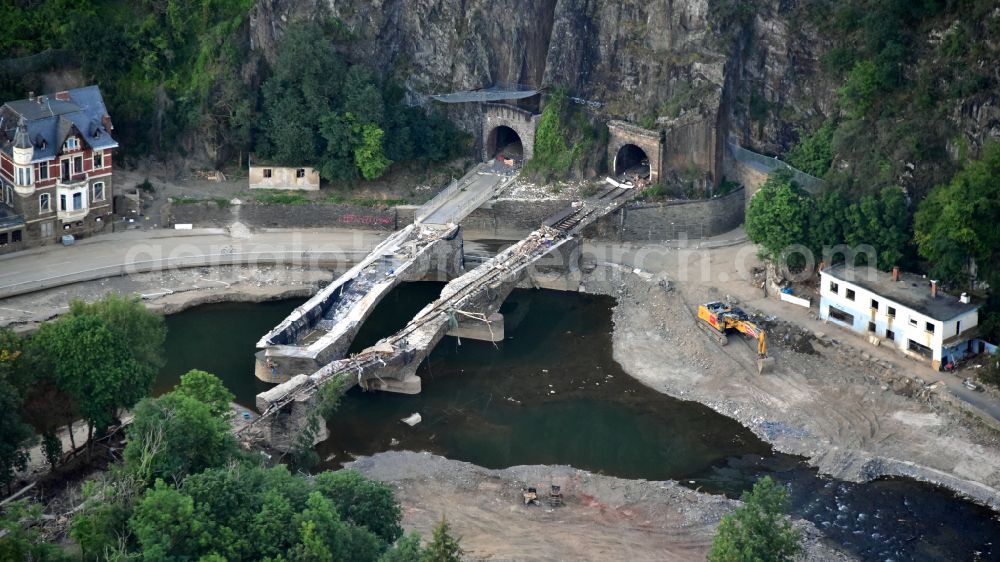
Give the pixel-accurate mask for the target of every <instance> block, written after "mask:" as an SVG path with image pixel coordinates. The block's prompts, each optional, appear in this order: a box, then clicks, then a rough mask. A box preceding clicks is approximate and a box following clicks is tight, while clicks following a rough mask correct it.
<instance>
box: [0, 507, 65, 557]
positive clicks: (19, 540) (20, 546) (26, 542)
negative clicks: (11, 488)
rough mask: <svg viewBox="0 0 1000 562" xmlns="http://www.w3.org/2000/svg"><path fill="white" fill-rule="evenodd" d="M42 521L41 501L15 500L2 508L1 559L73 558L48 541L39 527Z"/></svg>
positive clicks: (0, 527) (0, 513) (0, 518)
mask: <svg viewBox="0 0 1000 562" xmlns="http://www.w3.org/2000/svg"><path fill="white" fill-rule="evenodd" d="M41 522H42V508H41V506H40V505H35V506H30V505H29V504H28V502H27V501H23V500H22V501H18V502H13V503H11V504H9V505H6V506H4V508H3V510H0V560H10V561H11V562H13V561H17V560H30V561H32V562H62V561H68V560H70V557H69V556H67V555H65V554H64V553H63V551H62V549H61V548H59V547H58V546H56V545H54V544H47V543H46V542H45V541H44V540H43V539H42V537H41V535H40V533H39V532H38V530H37V529H40V528H41V526H40V525H39V523H41Z"/></svg>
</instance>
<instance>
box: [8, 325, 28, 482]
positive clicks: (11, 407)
mask: <svg viewBox="0 0 1000 562" xmlns="http://www.w3.org/2000/svg"><path fill="white" fill-rule="evenodd" d="M20 359H21V340H20V338H18V337H17V336H16V335H15V334H14V333H13V332H11V331H9V330H0V412H3V414H2V415H0V487H3V488H4V489H9V487H10V484H11V483H12V482H13V481H14V474H15V473H16V472H17V471H19V470H24V468H25V467H26V466H27V463H28V453H27V450H26V446H27V445H28V444H29V440H30V439H31V437H32V435H34V431H33V430H32V428H31V426H30V425H28V424H26V423H24V422H23V421H22V419H21V415H20V410H21V404H22V396H21V392H20V391H19V390H18V388H17V385H16V381H15V369H16V368H17V363H18V362H19V360H20Z"/></svg>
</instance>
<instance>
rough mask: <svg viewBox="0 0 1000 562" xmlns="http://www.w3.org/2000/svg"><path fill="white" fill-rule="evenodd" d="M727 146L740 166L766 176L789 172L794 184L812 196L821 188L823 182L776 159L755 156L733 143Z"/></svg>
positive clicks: (755, 154)
mask: <svg viewBox="0 0 1000 562" xmlns="http://www.w3.org/2000/svg"><path fill="white" fill-rule="evenodd" d="M727 144H728V145H729V152H730V153H731V154H732V155H733V159H734V160H736V161H737V162H739V163H741V164H746V165H748V166H751V167H753V168H755V169H757V170H760V171H762V172H764V173H767V174H770V173H772V172H774V171H775V170H777V169H780V168H784V169H785V170H788V171H789V172H791V174H792V179H793V180H795V183H797V184H799V186H800V187H801V188H802V189H805V190H806V191H808V192H809V193H812V194H816V193H817V192H819V190H820V189H821V188H822V187H823V180H821V179H819V178H817V177H816V176H813V175H810V174H807V173H805V172H803V171H802V170H799V169H797V168H793V167H792V166H791V165H789V164H787V163H786V162H782V161H781V160H778V158H777V157H773V156H764V155H763V154H757V153H756V152H754V151H752V150H747V149H745V148H743V147H742V146H740V145H738V144H736V143H735V142H733V141H729V142H728V143H727Z"/></svg>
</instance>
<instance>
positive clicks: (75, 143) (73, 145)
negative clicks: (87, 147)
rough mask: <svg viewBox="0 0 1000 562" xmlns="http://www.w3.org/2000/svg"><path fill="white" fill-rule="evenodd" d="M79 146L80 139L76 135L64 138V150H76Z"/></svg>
mask: <svg viewBox="0 0 1000 562" xmlns="http://www.w3.org/2000/svg"><path fill="white" fill-rule="evenodd" d="M78 148H80V141H79V140H78V139H77V138H76V137H69V138H68V139H66V150H76V149H78Z"/></svg>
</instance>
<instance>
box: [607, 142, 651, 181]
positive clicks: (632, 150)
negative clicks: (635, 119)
mask: <svg viewBox="0 0 1000 562" xmlns="http://www.w3.org/2000/svg"><path fill="white" fill-rule="evenodd" d="M614 172H615V175H621V174H625V173H628V174H629V176H632V177H630V179H633V177H634V176H637V177H638V178H642V179H648V178H649V177H650V167H649V155H648V154H646V151H645V150H643V149H641V148H639V147H638V146H636V145H634V144H625V145H622V147H621V148H619V149H618V154H617V155H616V156H615V167H614Z"/></svg>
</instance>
